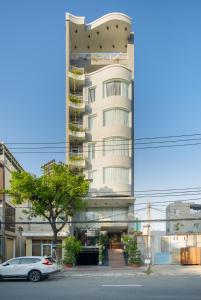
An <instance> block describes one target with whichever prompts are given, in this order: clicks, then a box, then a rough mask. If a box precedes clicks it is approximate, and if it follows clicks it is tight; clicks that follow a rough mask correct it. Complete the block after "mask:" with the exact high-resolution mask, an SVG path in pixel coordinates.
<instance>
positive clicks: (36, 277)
mask: <svg viewBox="0 0 201 300" xmlns="http://www.w3.org/2000/svg"><path fill="white" fill-rule="evenodd" d="M28 278H29V280H30V281H32V282H38V281H40V280H41V273H40V272H39V271H37V270H33V271H30V272H29V276H28Z"/></svg>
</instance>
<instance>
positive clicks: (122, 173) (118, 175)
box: [103, 167, 130, 185]
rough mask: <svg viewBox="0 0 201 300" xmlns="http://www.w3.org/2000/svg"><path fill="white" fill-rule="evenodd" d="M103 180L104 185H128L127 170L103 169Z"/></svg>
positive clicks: (116, 168) (117, 168) (119, 168)
mask: <svg viewBox="0 0 201 300" xmlns="http://www.w3.org/2000/svg"><path fill="white" fill-rule="evenodd" d="M103 180H104V184H106V185H118V184H129V183H130V182H129V169H128V168H121V167H109V168H104V169H103Z"/></svg>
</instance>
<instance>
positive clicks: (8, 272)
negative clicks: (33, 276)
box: [0, 258, 19, 277]
mask: <svg viewBox="0 0 201 300" xmlns="http://www.w3.org/2000/svg"><path fill="white" fill-rule="evenodd" d="M18 266H19V258H13V259H10V260H8V261H6V262H5V263H3V264H2V265H1V270H0V273H1V275H2V276H8V277H12V276H13V277H14V276H16V275H17V274H18Z"/></svg>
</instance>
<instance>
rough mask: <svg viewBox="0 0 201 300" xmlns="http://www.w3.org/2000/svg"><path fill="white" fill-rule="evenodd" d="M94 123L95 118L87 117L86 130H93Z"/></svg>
mask: <svg viewBox="0 0 201 300" xmlns="http://www.w3.org/2000/svg"><path fill="white" fill-rule="evenodd" d="M95 121H96V116H89V117H88V129H89V130H93V129H94V127H95Z"/></svg>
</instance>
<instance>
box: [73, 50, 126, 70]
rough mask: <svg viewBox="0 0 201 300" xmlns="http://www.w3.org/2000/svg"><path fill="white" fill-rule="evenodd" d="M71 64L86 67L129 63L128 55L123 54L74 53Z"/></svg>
mask: <svg viewBox="0 0 201 300" xmlns="http://www.w3.org/2000/svg"><path fill="white" fill-rule="evenodd" d="M70 60H71V64H72V65H74V66H82V67H86V66H88V65H108V64H123V65H126V64H127V62H128V54H127V53H122V52H111V53H72V54H71V58H70Z"/></svg>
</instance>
